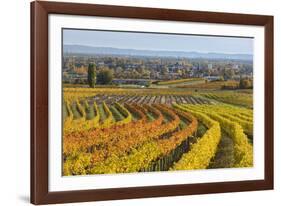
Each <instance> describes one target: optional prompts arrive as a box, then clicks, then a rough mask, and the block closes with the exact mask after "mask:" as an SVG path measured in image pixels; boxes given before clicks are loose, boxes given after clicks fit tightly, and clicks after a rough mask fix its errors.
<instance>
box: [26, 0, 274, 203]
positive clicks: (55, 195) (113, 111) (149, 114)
mask: <svg viewBox="0 0 281 206" xmlns="http://www.w3.org/2000/svg"><path fill="white" fill-rule="evenodd" d="M266 189H273V17H272V16H261V15H248V14H231V13H214V12H199V11H185V10H170V9H156V8H137V7H122V6H105V5H93V4H77V3H59V2H46V1H44V2H41V1H35V2H32V3H31V202H32V203H34V204H51V203H67V202H79V201H97V200H114V199H125V198H143V197H160V196H173V195H190V194H205V193H220V192H236V191H251V190H266Z"/></svg>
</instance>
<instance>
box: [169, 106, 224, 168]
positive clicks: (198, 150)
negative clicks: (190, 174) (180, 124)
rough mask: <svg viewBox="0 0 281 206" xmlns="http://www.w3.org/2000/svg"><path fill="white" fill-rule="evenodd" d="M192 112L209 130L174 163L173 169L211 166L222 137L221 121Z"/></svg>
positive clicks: (183, 109) (179, 107)
mask: <svg viewBox="0 0 281 206" xmlns="http://www.w3.org/2000/svg"><path fill="white" fill-rule="evenodd" d="M173 106H174V107H175V108H176V109H179V110H182V111H187V112H188V111H190V110H188V109H186V108H184V107H182V106H180V105H178V104H174V105H173ZM191 113H192V114H193V115H194V116H196V118H197V119H198V120H200V121H201V122H203V124H205V125H206V126H207V127H208V130H207V132H206V133H205V134H204V135H203V137H202V138H200V139H199V140H198V141H197V142H196V144H194V145H192V147H191V150H190V151H189V152H187V153H186V154H184V155H183V156H182V158H181V159H180V160H179V161H178V162H176V163H175V164H174V166H173V167H172V168H171V170H190V169H205V168H207V167H208V166H209V164H210V161H211V159H212V158H213V157H214V156H215V154H216V151H217V146H218V144H219V141H220V138H221V129H220V125H219V123H218V122H216V121H214V120H212V119H211V118H209V117H208V116H207V115H205V114H203V113H200V112H195V111H191Z"/></svg>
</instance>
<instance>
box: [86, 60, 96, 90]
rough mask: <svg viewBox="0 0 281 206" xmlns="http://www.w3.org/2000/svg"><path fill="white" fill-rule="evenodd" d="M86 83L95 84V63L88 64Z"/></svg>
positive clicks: (92, 85) (90, 85) (93, 85)
mask: <svg viewBox="0 0 281 206" xmlns="http://www.w3.org/2000/svg"><path fill="white" fill-rule="evenodd" d="M88 84H89V87H95V85H96V65H94V64H89V65H88Z"/></svg>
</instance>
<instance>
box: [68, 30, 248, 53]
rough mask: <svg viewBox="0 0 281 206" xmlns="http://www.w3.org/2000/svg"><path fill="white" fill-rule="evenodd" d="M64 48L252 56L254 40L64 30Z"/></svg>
mask: <svg viewBox="0 0 281 206" xmlns="http://www.w3.org/2000/svg"><path fill="white" fill-rule="evenodd" d="M63 44H76V45H85V46H95V47H115V48H124V49H145V50H146V49H148V50H168V51H196V52H204V53H208V52H216V53H235V54H238V53H239V54H253V39H251V38H235V37H214V36H212V37H211V36H193V35H174V34H172V35H171V34H155V33H135V32H116V31H114V32H111V31H94V30H69V29H67V30H66V29H64V30H63Z"/></svg>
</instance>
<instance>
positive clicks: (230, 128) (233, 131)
mask: <svg viewBox="0 0 281 206" xmlns="http://www.w3.org/2000/svg"><path fill="white" fill-rule="evenodd" d="M184 108H185V109H189V110H191V111H201V112H204V113H206V114H208V116H210V117H211V118H212V119H214V120H216V121H218V122H219V123H220V125H221V127H222V128H223V129H224V131H225V132H226V133H228V135H229V136H230V137H231V138H232V139H233V141H234V152H235V165H234V167H251V166H253V146H252V145H251V144H250V143H249V141H248V138H247V136H246V135H245V134H244V130H243V128H242V126H241V125H240V124H239V123H240V121H238V122H237V121H234V120H233V119H229V118H225V116H223V115H220V114H218V113H216V112H213V111H212V109H207V108H206V107H193V106H189V105H185V107H184ZM221 109H222V111H223V107H222V108H221Z"/></svg>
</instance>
